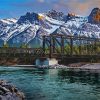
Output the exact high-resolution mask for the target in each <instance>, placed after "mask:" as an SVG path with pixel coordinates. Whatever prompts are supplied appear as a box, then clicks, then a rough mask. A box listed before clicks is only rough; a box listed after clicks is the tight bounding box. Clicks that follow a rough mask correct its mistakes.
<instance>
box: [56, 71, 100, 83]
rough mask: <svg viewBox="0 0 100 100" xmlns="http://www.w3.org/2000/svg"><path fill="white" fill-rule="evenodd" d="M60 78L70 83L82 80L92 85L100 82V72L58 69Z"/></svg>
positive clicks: (81, 81)
mask: <svg viewBox="0 0 100 100" xmlns="http://www.w3.org/2000/svg"><path fill="white" fill-rule="evenodd" d="M58 76H59V80H66V79H67V82H70V83H75V82H80V83H86V84H90V85H95V84H100V73H93V72H91V71H75V70H66V69H62V70H59V71H58Z"/></svg>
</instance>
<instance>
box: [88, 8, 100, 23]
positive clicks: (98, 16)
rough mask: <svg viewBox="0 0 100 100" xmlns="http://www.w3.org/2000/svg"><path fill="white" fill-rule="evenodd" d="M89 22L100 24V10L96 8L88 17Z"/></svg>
mask: <svg viewBox="0 0 100 100" xmlns="http://www.w3.org/2000/svg"><path fill="white" fill-rule="evenodd" d="M88 22H89V23H91V24H100V9H99V8H94V9H93V10H92V12H91V14H90V15H89V17H88Z"/></svg>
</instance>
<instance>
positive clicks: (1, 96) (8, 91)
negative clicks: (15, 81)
mask: <svg viewBox="0 0 100 100" xmlns="http://www.w3.org/2000/svg"><path fill="white" fill-rule="evenodd" d="M24 98H25V96H24V94H23V93H22V92H20V91H19V90H18V89H17V88H15V87H14V86H13V85H11V84H9V83H7V82H6V81H4V80H0V100H24Z"/></svg>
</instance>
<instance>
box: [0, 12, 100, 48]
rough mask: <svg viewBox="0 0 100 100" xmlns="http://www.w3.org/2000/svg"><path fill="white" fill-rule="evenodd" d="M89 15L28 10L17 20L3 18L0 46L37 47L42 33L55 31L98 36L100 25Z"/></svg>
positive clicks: (0, 24)
mask: <svg viewBox="0 0 100 100" xmlns="http://www.w3.org/2000/svg"><path fill="white" fill-rule="evenodd" d="M92 12H93V11H92ZM90 16H92V15H91V14H90V15H89V17H88V16H87V17H83V16H79V15H75V14H68V15H64V14H63V13H61V12H56V11H51V12H48V13H39V14H37V13H29V12H28V13H26V15H24V16H21V17H20V18H19V19H18V20H16V19H3V20H0V46H2V45H3V44H4V43H8V44H9V45H10V46H18V47H19V46H21V45H23V44H28V45H29V46H30V47H39V46H41V45H42V36H43V35H49V34H55V33H57V34H64V35H66V36H67V35H71V36H72V35H74V36H86V37H94V38H100V26H99V25H98V24H97V23H92V20H93V19H91V20H90V19H89V18H90ZM90 21H91V22H90Z"/></svg>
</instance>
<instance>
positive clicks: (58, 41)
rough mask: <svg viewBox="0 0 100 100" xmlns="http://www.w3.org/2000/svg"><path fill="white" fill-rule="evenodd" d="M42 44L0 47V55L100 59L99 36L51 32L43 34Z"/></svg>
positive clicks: (68, 60) (82, 59)
mask: <svg viewBox="0 0 100 100" xmlns="http://www.w3.org/2000/svg"><path fill="white" fill-rule="evenodd" d="M42 44H43V45H42V47H41V48H16V47H7V48H4V47H1V48H0V57H6V58H7V57H8V58H9V57H10V58H11V57H12V58H13V57H21V58H25V57H28V58H34V59H39V58H40V59H46V58H56V59H59V60H60V61H64V62H66V61H67V62H75V61H91V60H93V59H95V60H99V59H100V39H99V38H89V37H84V36H66V35H62V34H51V35H49V36H43V43H42Z"/></svg>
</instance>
